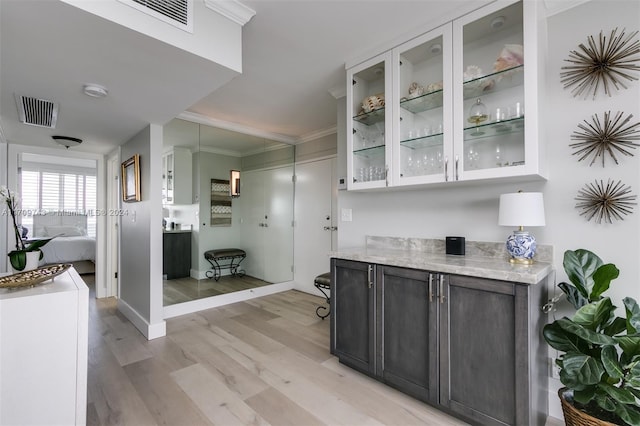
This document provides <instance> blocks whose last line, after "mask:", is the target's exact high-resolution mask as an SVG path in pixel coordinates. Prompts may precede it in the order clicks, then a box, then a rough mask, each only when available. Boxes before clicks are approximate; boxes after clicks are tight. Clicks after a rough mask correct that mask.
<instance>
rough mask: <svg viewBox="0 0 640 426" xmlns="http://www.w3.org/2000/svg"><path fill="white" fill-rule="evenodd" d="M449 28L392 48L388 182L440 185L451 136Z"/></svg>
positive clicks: (445, 175)
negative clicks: (395, 94) (391, 133)
mask: <svg viewBox="0 0 640 426" xmlns="http://www.w3.org/2000/svg"><path fill="white" fill-rule="evenodd" d="M451 61H452V56H451V25H449V24H448V25H445V26H443V27H440V28H438V29H436V30H434V31H431V32H429V33H427V34H424V35H423V36H421V37H418V38H416V39H413V40H411V41H410V42H407V43H405V44H403V45H401V46H399V47H397V48H395V49H393V64H394V67H395V68H394V71H395V72H394V74H393V90H394V93H398V96H397V97H395V99H394V101H395V102H394V108H393V123H394V124H397V125H396V126H394V128H393V140H394V141H398V143H394V144H392V146H393V161H392V165H393V167H392V176H393V178H392V182H393V184H394V185H415V184H422V183H433V182H444V181H445V180H446V179H447V174H446V173H445V169H446V170H447V171H448V161H449V157H450V156H451V146H452V142H453V139H452V136H451V123H452V115H451V113H452V108H451V101H452V93H453V91H452V89H451V88H452V82H453V78H452V74H451V69H452V62H451Z"/></svg>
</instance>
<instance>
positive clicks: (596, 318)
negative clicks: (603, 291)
mask: <svg viewBox="0 0 640 426" xmlns="http://www.w3.org/2000/svg"><path fill="white" fill-rule="evenodd" d="M614 310H615V306H613V304H612V303H611V299H609V298H608V297H605V298H604V299H600V300H598V301H597V302H593V303H589V304H587V305H584V306H583V307H582V308H580V309H578V311H577V312H576V313H575V315H574V316H573V318H572V320H573V322H575V323H578V324H580V325H582V326H584V327H586V328H588V329H589V330H593V331H596V330H597V329H598V327H599V326H600V325H601V324H604V323H606V321H607V320H608V319H609V317H610V316H611V313H612V312H613V311H614Z"/></svg>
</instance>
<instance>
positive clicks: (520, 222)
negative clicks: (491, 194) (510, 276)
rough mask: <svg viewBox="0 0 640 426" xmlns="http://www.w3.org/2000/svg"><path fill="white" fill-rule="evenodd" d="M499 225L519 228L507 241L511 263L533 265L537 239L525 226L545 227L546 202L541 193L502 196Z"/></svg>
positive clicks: (518, 193) (520, 192) (519, 193)
mask: <svg viewBox="0 0 640 426" xmlns="http://www.w3.org/2000/svg"><path fill="white" fill-rule="evenodd" d="M498 224H499V225H501V226H517V227H518V229H517V230H515V231H513V234H511V235H510V236H509V238H508V239H507V251H508V252H509V255H510V256H511V258H510V259H509V262H511V263H515V264H521V265H531V264H532V263H533V256H534V255H535V254H536V239H535V238H534V237H533V235H530V234H529V232H527V231H525V230H524V227H525V226H544V225H545V220H544V200H543V198H542V193H541V192H522V191H519V192H516V193H512V194H502V195H501V196H500V211H499V214H498Z"/></svg>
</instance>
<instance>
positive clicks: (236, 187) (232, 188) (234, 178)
mask: <svg viewBox="0 0 640 426" xmlns="http://www.w3.org/2000/svg"><path fill="white" fill-rule="evenodd" d="M230 173H231V177H230V178H229V195H231V196H232V197H239V196H240V170H231V172H230Z"/></svg>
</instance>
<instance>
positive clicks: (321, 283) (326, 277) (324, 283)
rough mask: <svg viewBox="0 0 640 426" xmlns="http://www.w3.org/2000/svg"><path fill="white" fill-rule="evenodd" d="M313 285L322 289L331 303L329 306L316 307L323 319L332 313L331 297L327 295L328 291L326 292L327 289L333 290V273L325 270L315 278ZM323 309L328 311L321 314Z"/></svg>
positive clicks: (317, 313) (328, 302)
mask: <svg viewBox="0 0 640 426" xmlns="http://www.w3.org/2000/svg"><path fill="white" fill-rule="evenodd" d="M313 285H314V286H315V287H316V288H317V289H318V290H320V291H321V292H322V294H324V297H325V298H326V299H327V304H328V305H329V307H328V308H327V307H326V306H318V307H317V308H316V315H317V316H319V317H320V318H322V319H325V318H326V317H328V316H329V314H330V313H331V298H330V297H329V295H327V293H325V290H331V274H330V273H329V272H325V273H324V274H320V275H318V276H317V277H316V278H315V279H314V280H313ZM329 294H331V293H329ZM321 310H323V311H327V312H326V313H324V314H321V313H320V311H321Z"/></svg>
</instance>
